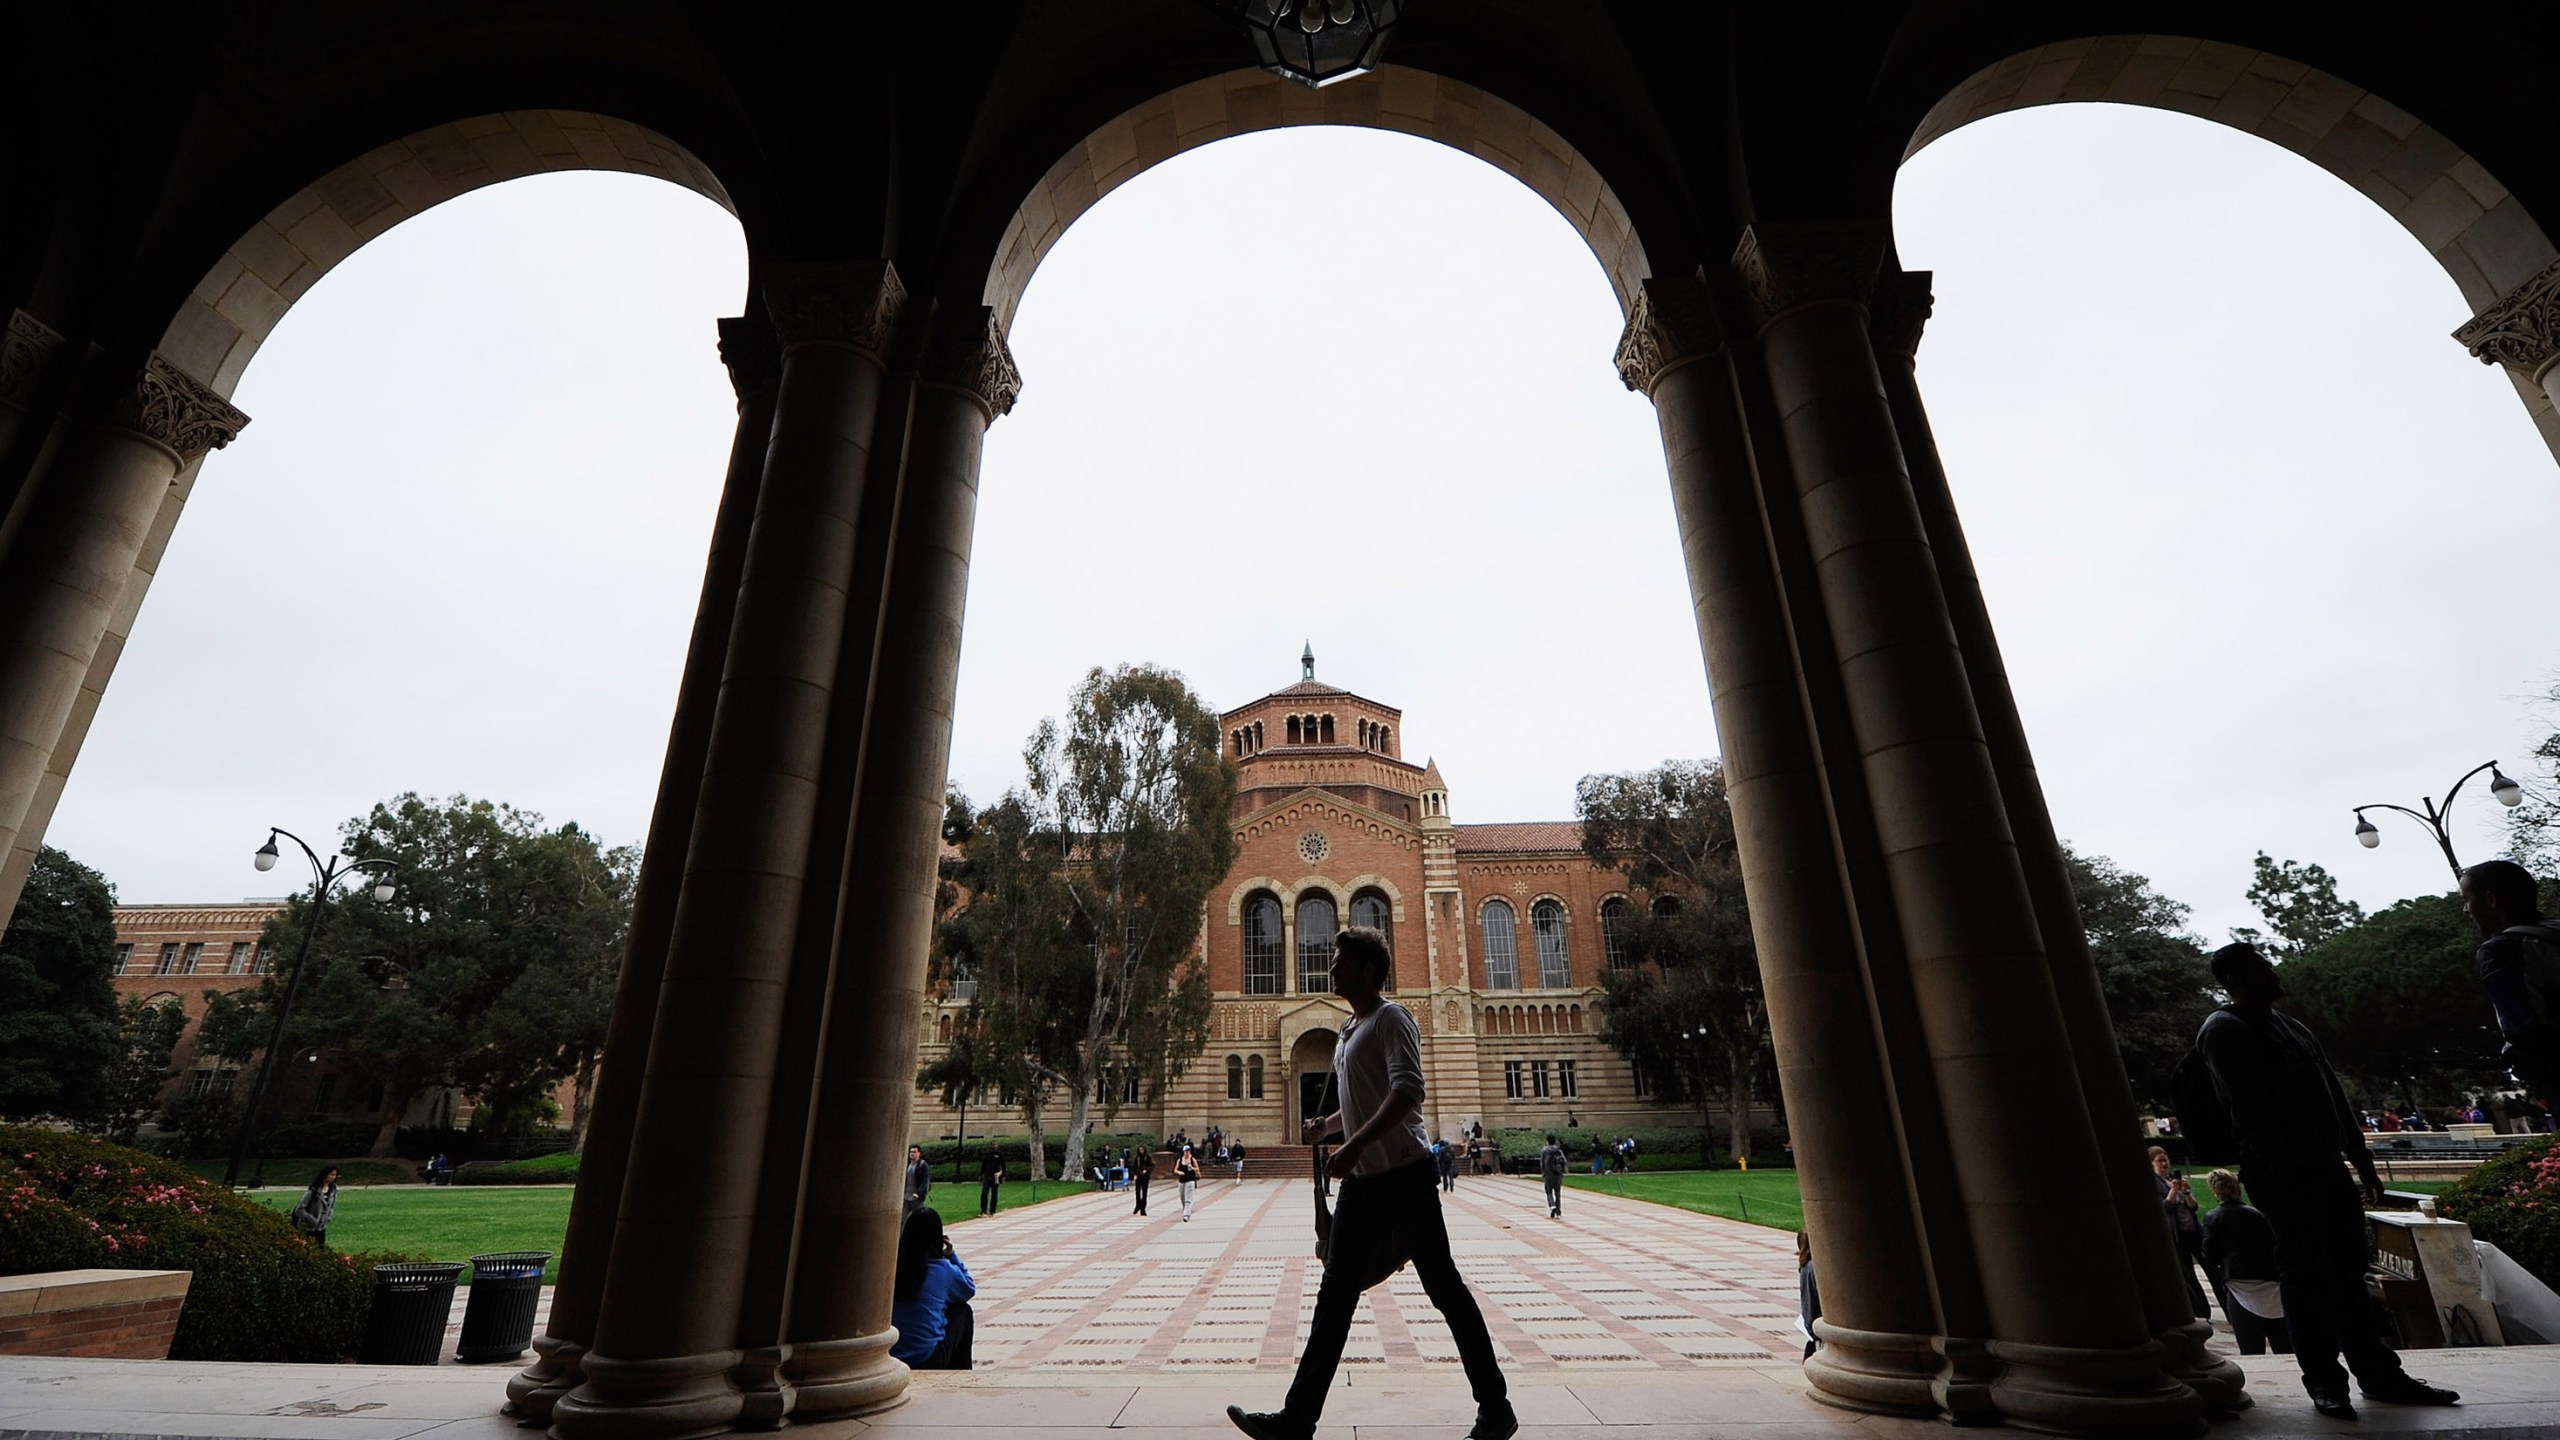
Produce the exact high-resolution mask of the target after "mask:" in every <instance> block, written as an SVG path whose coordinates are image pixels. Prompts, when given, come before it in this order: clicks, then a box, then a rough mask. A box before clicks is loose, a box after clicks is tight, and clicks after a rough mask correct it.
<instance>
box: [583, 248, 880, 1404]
mask: <svg viewBox="0 0 2560 1440" xmlns="http://www.w3.org/2000/svg"><path fill="white" fill-rule="evenodd" d="M765 298H766V309H767V311H768V313H770V314H771V316H772V318H773V321H774V325H775V328H776V330H777V331H778V332H779V333H780V336H781V339H782V346H783V349H782V378H781V383H780V389H779V393H778V394H777V396H776V399H775V402H774V419H773V431H772V441H771V444H770V447H769V448H768V450H767V452H766V456H765V467H764V480H763V485H762V490H761V492H760V493H759V495H758V496H757V500H756V513H755V521H754V524H753V526H752V528H751V530H750V532H749V534H748V537H747V553H746V560H745V567H744V569H743V571H742V572H741V575H740V578H739V585H738V601H737V613H736V617H735V619H734V621H733V622H732V624H731V627H730V634H729V653H728V656H727V660H726V663H725V664H724V666H723V670H722V675H721V681H720V694H719V699H718V702H717V705H716V707H715V709H714V712H713V717H712V722H711V735H710V741H709V744H708V747H707V749H706V751H705V761H704V766H703V776H702V789H701V797H700V799H699V801H698V803H697V804H696V806H695V809H694V820H693V835H692V841H691V846H690V849H689V850H688V852H687V854H686V856H685V873H684V882H683V887H682V891H681V893H680V895H679V896H678V898H677V902H676V914H675V923H674V928H673V932H672V934H671V936H670V938H669V941H668V947H667V960H666V974H665V979H664V982H663V984H662V985H661V987H660V991H659V999H658V1014H657V1020H656V1024H655V1027H654V1029H653V1031H652V1034H651V1037H650V1047H649V1061H648V1066H647V1070H646V1073H645V1077H644V1079H643V1081H642V1084H641V1094H640V1105H639V1111H638V1114H637V1117H636V1119H635V1122H634V1126H633V1132H632V1139H631V1151H630V1160H629V1164H628V1169H627V1171H626V1175H625V1178H624V1181H623V1186H622V1200H621V1206H620V1213H619V1216H618V1218H617V1220H616V1223H615V1229H614V1243H613V1249H612V1254H611V1257H610V1259H609V1260H608V1262H607V1266H606V1273H605V1285H604V1296H603V1301H602V1306H601V1309H600V1311H599V1313H598V1315H597V1320H596V1334H595V1342H594V1345H593V1347H592V1348H591V1349H590V1350H589V1351H588V1352H587V1353H586V1355H585V1356H584V1357H583V1359H582V1362H581V1364H582V1367H583V1369H584V1372H585V1376H586V1379H585V1383H583V1384H582V1385H580V1386H579V1388H578V1389H577V1390H576V1391H574V1392H573V1393H571V1394H569V1395H567V1396H564V1397H562V1398H561V1400H560V1401H559V1402H558V1404H557V1405H556V1406H555V1407H554V1409H553V1416H552V1426H553V1431H554V1433H555V1434H557V1435H559V1436H561V1437H562V1440H586V1437H590V1436H594V1437H626V1436H652V1437H668V1440H674V1437H682V1436H694V1435H709V1434H715V1433H717V1432H718V1431H720V1430H722V1429H724V1428H726V1427H727V1426H728V1425H730V1424H731V1422H733V1421H734V1420H736V1419H737V1418H738V1416H739V1414H740V1409H741V1400H740V1396H739V1392H738V1389H737V1387H736V1385H735V1384H734V1383H733V1381H732V1378H731V1375H730V1372H731V1370H732V1369H733V1368H734V1367H735V1366H736V1364H737V1361H738V1358H739V1357H738V1351H737V1350H736V1348H735V1338H736V1332H737V1325H738V1315H739V1304H740V1298H741V1295H742V1293H743V1291H744V1287H745V1283H746V1261H747V1252H748V1247H749V1240H750V1235H749V1231H750V1230H751V1229H752V1228H753V1223H754V1217H755V1211H756V1201H757V1195H758V1181H759V1178H760V1170H761V1161H762V1157H763V1152H764V1146H765V1139H766V1120H767V1117H768V1115H769V1113H770V1109H771V1105H772V1101H773V1092H772V1086H773V1079H774V1076H773V1069H774V1049H775V1042H776V1039H777V1037H778V1035H779V1033H780V1029H781V1026H782V1013H781V1012H782V996H783V993H784V989H785V986H786V984H787V982H788V980H789V978H790V976H789V971H790V963H791V957H792V949H793V942H794V937H795V934H796V931H797V926H796V923H795V921H796V917H797V912H798V909H799V905H800V901H801V896H802V892H803V890H804V888H805V887H806V885H807V884H808V882H809V880H810V876H809V875H808V874H807V861H808V849H809V838H810V826H811V822H812V820H813V818H814V813H813V812H814V810H815V807H816V804H817V784H818V775H819V770H820V766H821V764H822V762H823V760H824V758H825V748H826V746H825V738H826V733H827V722H828V717H829V713H830V711H831V709H832V708H833V706H834V705H835V704H836V703H837V702H838V701H839V699H840V698H841V697H839V696H837V695H836V694H835V693H834V692H835V689H836V678H837V662H838V659H839V651H840V649H841V647H842V645H843V643H844V629H845V592H846V589H847V587H848V586H849V585H850V584H851V583H852V570H853V564H854V553H855V548H856V540H857V530H858V517H859V515H860V514H861V510H862V501H863V492H864V486H865V481H866V479H867V477H868V473H869V470H870V461H871V446H872V441H873V434H874V430H875V422H876V420H877V417H878V404H879V397H880V387H881V380H882V376H883V362H882V354H883V351H884V349H885V346H886V344H887V341H888V337H889V335H890V334H891V332H892V330H893V328H894V326H895V323H896V319H897V313H898V309H899V306H900V304H901V303H902V302H903V300H904V298H905V294H904V289H903V287H902V286H901V285H900V284H899V282H898V279H897V276H896V274H895V272H893V271H892V270H891V269H890V268H889V266H888V263H887V262H886V261H871V262H868V263H866V264H861V265H851V266H836V265H829V266H805V267H788V268H785V269H781V270H778V271H777V272H776V273H775V274H773V275H772V276H771V277H770V278H769V279H768V281H767V284H766V287H765Z"/></svg>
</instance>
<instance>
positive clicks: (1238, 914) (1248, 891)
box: [1227, 875, 1291, 925]
mask: <svg viewBox="0 0 2560 1440" xmlns="http://www.w3.org/2000/svg"><path fill="white" fill-rule="evenodd" d="M1256 890H1268V891H1270V892H1271V893H1272V894H1273V895H1274V896H1277V897H1278V898H1279V901H1280V904H1281V906H1282V908H1284V909H1285V908H1286V907H1287V906H1288V904H1289V901H1290V898H1291V890H1290V887H1289V886H1287V885H1284V884H1282V883H1281V882H1279V881H1277V880H1274V879H1272V878H1271V877H1270V876H1268V875H1256V876H1254V877H1253V878H1252V879H1249V880H1239V881H1237V882H1236V883H1235V886H1234V888H1232V889H1230V890H1228V891H1227V923H1228V924H1230V925H1242V924H1243V923H1244V902H1245V901H1246V900H1247V899H1249V898H1250V897H1251V896H1252V895H1253V892H1255V891H1256Z"/></svg>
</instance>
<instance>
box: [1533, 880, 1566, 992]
mask: <svg viewBox="0 0 2560 1440" xmlns="http://www.w3.org/2000/svg"><path fill="white" fill-rule="evenodd" d="M1529 928H1530V929H1531V930H1532V931H1533V932H1535V934H1536V935H1537V938H1538V987H1539V988H1540V989H1543V990H1562V989H1564V988H1565V987H1566V986H1568V985H1571V984H1572V983H1573V961H1572V958H1571V957H1570V956H1569V955H1567V953H1566V952H1565V948H1564V907H1563V906H1562V905H1559V904H1557V903H1556V902H1555V901H1553V900H1541V901H1539V902H1538V903H1537V904H1536V905H1535V906H1533V907H1531V909H1530V911H1529Z"/></svg>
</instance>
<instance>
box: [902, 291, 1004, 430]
mask: <svg viewBox="0 0 2560 1440" xmlns="http://www.w3.org/2000/svg"><path fill="white" fill-rule="evenodd" d="M924 380H925V383H926V384H928V385H938V386H941V387H943V388H945V389H951V390H958V391H960V392H962V393H963V394H965V395H967V396H968V397H969V398H970V399H972V400H975V401H977V402H978V404H979V406H980V408H982V409H984V410H985V411H986V412H987V421H988V423H990V424H993V423H994V421H995V418H996V417H997V416H999V415H1006V414H1010V413H1012V411H1013V402H1014V397H1016V396H1018V395H1020V394H1021V393H1022V372H1021V371H1020V370H1017V369H1015V368H1014V364H1013V351H1012V350H1011V349H1010V348H1009V347H1007V346H1006V344H1005V343H1004V325H1003V323H1002V322H1001V321H999V320H997V319H996V312H995V311H994V309H992V308H991V307H989V306H985V305H960V306H953V307H951V308H950V309H947V310H945V311H943V312H942V313H941V314H940V315H937V316H935V317H934V324H933V335H932V337H931V338H930V339H928V340H927V341H926V342H925V347H924Z"/></svg>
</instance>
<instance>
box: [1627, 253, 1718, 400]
mask: <svg viewBox="0 0 2560 1440" xmlns="http://www.w3.org/2000/svg"><path fill="white" fill-rule="evenodd" d="M1723 343H1724V330H1723V327H1722V326H1720V325H1718V324H1717V323H1716V311H1715V304H1714V302H1713V301H1712V300H1710V299H1709V298H1708V296H1707V286H1706V282H1705V281H1703V280H1700V279H1698V278H1697V277H1696V276H1693V275H1672V276H1665V277H1660V278H1656V279H1651V280H1647V281H1645V282H1644V284H1643V285H1642V286H1641V287H1639V288H1638V289H1637V291H1636V308H1635V309H1634V310H1633V311H1632V312H1631V313H1629V314H1628V316H1627V328H1626V329H1625V330H1623V331H1621V332H1619V335H1618V354H1617V365H1618V378H1619V379H1621V380H1623V381H1625V382H1626V384H1627V388H1628V389H1630V390H1635V391H1640V392H1642V393H1644V394H1646V395H1651V394H1652V393H1653V385H1654V382H1655V381H1656V380H1659V379H1661V378H1662V376H1663V374H1664V373H1665V372H1666V371H1669V370H1670V369H1672V368H1673V367H1674V366H1677V365H1679V364H1680V363H1681V362H1682V361H1684V360H1694V359H1696V358H1697V357H1699V356H1701V355H1705V354H1708V353H1711V352H1712V351H1714V350H1715V348H1716V347H1717V346H1719V345H1722V344H1723Z"/></svg>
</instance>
